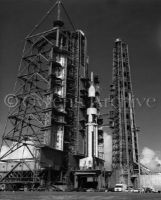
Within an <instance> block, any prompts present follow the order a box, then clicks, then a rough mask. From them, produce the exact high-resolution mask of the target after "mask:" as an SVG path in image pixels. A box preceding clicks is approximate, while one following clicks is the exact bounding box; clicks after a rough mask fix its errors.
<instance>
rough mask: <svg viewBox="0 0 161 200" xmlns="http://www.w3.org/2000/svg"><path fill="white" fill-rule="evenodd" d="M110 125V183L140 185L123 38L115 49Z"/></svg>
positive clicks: (118, 41) (136, 138) (127, 63)
mask: <svg viewBox="0 0 161 200" xmlns="http://www.w3.org/2000/svg"><path fill="white" fill-rule="evenodd" d="M110 97H111V106H112V109H111V111H110V127H111V130H112V141H113V142H112V176H111V181H112V183H111V184H113V185H114V184H116V183H121V182H122V183H126V184H127V185H128V186H131V185H133V186H134V187H138V182H139V181H138V179H139V168H140V167H139V158H138V156H139V155H138V136H137V129H136V125H135V116H134V105H133V93H132V83H131V77H130V65H129V55H128V46H127V44H125V43H124V42H122V41H121V40H120V39H117V40H116V41H115V46H114V49H113V80H112V85H111V96H110Z"/></svg>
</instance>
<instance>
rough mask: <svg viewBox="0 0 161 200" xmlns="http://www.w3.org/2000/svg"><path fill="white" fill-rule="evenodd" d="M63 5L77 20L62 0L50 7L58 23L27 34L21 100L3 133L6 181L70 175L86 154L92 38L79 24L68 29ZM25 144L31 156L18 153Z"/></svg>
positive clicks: (38, 180)
mask: <svg viewBox="0 0 161 200" xmlns="http://www.w3.org/2000/svg"><path fill="white" fill-rule="evenodd" d="M60 7H62V8H63V10H64V11H65V14H66V16H67V18H68V20H69V22H71V20H70V18H69V16H68V15H67V12H66V10H65V8H64V6H63V5H62V3H61V1H57V3H56V4H55V5H54V6H53V7H52V8H51V9H50V10H49V11H48V12H47V15H49V14H50V13H51V12H52V10H53V9H55V8H57V19H55V21H54V24H53V27H52V28H51V29H49V30H45V31H43V32H38V33H36V34H34V31H35V29H37V28H38V27H39V25H37V26H35V28H34V29H33V31H32V32H31V34H29V35H28V36H27V37H26V39H25V47H24V50H23V55H22V59H21V63H20V68H19V72H18V77H17V84H16V89H15V95H16V99H17V100H18V103H17V105H16V107H14V108H12V109H11V110H10V113H9V116H8V121H7V125H6V129H5V132H4V135H3V138H2V140H3V141H2V146H1V147H2V148H3V146H4V145H5V146H7V147H8V151H6V152H5V153H4V154H3V155H2V154H1V157H0V161H1V165H0V172H1V173H0V175H1V176H0V183H1V184H2V183H4V184H10V183H11V184H12V186H15V187H17V186H16V184H23V185H24V184H30V185H34V184H41V182H42V181H46V182H47V181H48V182H49V181H51V179H53V180H59V181H62V178H63V177H64V179H63V180H65V178H66V177H67V178H68V177H69V176H70V173H69V171H71V170H74V169H76V168H77V167H78V164H79V160H78V159H77V157H80V156H84V155H85V146H86V145H85V122H86V108H87V105H86V99H87V91H88V64H87V41H86V37H85V35H84V33H83V32H82V31H80V30H77V31H76V30H75V28H74V26H71V27H72V29H71V30H69V29H66V27H65V26H64V23H63V21H62V20H61V19H60ZM47 15H46V16H45V17H47ZM45 17H43V18H42V21H43V20H44V19H45ZM42 21H41V23H42ZM72 25H73V24H72ZM20 149H21V150H22V154H24V152H26V151H28V153H29V154H30V155H29V157H25V156H23V155H22V156H21V157H20V158H16V159H14V158H13V157H12V155H13V153H14V152H17V151H18V150H20ZM69 154H70V155H69ZM73 155H74V156H73ZM49 179H50V180H49ZM14 184H15V185H14Z"/></svg>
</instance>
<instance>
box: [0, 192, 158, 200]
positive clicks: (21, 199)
mask: <svg viewBox="0 0 161 200" xmlns="http://www.w3.org/2000/svg"><path fill="white" fill-rule="evenodd" d="M0 199H1V200H106V199H107V200H111V199H112V200H115V199H116V200H126V199H127V200H161V193H144V194H139V193H116V192H0Z"/></svg>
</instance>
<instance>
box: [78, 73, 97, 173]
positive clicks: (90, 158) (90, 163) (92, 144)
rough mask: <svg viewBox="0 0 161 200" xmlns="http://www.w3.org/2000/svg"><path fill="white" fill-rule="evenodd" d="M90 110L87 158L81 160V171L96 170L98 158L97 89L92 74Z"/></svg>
mask: <svg viewBox="0 0 161 200" xmlns="http://www.w3.org/2000/svg"><path fill="white" fill-rule="evenodd" d="M88 99H89V102H90V104H89V108H87V123H86V138H87V140H86V141H87V142H86V144H87V146H86V147H87V148H86V149H87V153H86V155H87V157H85V158H82V159H80V160H79V167H80V169H94V168H95V164H94V158H95V157H98V124H97V112H98V111H97V108H96V107H95V99H96V89H95V85H94V81H93V73H91V80H90V87H89V89H88Z"/></svg>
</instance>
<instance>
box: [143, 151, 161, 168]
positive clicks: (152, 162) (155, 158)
mask: <svg viewBox="0 0 161 200" xmlns="http://www.w3.org/2000/svg"><path fill="white" fill-rule="evenodd" d="M140 163H141V164H143V165H145V166H146V167H148V168H149V169H151V170H152V171H155V172H158V171H161V159H160V158H159V153H158V152H155V151H154V150H152V149H150V148H148V147H144V148H143V150H142V153H141V158H140Z"/></svg>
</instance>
